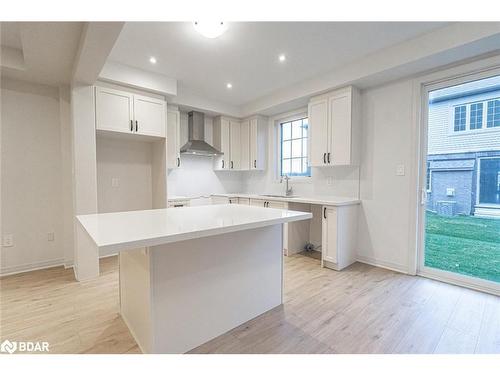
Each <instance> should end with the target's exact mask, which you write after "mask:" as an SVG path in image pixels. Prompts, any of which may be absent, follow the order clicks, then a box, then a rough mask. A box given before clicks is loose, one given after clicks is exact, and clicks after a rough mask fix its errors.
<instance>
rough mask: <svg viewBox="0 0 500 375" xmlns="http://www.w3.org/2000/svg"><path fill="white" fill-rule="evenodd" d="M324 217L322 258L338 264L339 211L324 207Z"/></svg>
mask: <svg viewBox="0 0 500 375" xmlns="http://www.w3.org/2000/svg"><path fill="white" fill-rule="evenodd" d="M322 215H323V220H322V244H321V248H322V256H323V259H324V260H327V261H329V262H332V263H338V255H337V252H338V248H337V247H338V238H337V221H338V212H337V209H336V208H335V207H327V206H324V207H323V212H322Z"/></svg>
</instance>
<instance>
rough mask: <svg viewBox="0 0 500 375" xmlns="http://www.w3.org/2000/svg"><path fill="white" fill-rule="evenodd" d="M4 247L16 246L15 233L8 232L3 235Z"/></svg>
mask: <svg viewBox="0 0 500 375" xmlns="http://www.w3.org/2000/svg"><path fill="white" fill-rule="evenodd" d="M2 246H3V247H12V246H14V235H12V234H6V235H5V236H3V243H2Z"/></svg>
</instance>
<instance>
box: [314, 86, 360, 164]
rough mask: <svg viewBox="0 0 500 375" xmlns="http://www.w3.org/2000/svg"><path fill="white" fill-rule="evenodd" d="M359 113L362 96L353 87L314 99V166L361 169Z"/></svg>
mask: <svg viewBox="0 0 500 375" xmlns="http://www.w3.org/2000/svg"><path fill="white" fill-rule="evenodd" d="M360 111H361V109H360V99H359V92H358V90H357V89H356V88H354V87H352V86H349V87H346V88H343V89H340V90H336V91H333V92H329V93H327V94H323V95H320V96H317V97H315V98H312V99H311V101H310V102H309V106H308V116H309V129H310V141H309V142H310V143H309V145H310V147H309V153H310V165H311V166H313V167H323V166H336V165H359V147H360V146H359V142H360V134H359V132H360V114H361V113H360Z"/></svg>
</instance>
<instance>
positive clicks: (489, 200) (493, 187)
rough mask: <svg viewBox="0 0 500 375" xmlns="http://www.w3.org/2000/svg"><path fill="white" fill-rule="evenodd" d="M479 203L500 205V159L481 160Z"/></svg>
mask: <svg viewBox="0 0 500 375" xmlns="http://www.w3.org/2000/svg"><path fill="white" fill-rule="evenodd" d="M479 171H480V172H479V203H483V204H495V205H497V204H499V205H500V158H491V159H481V165H480V169H479Z"/></svg>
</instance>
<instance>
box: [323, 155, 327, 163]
mask: <svg viewBox="0 0 500 375" xmlns="http://www.w3.org/2000/svg"><path fill="white" fill-rule="evenodd" d="M323 164H326V152H325V153H323Z"/></svg>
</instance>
